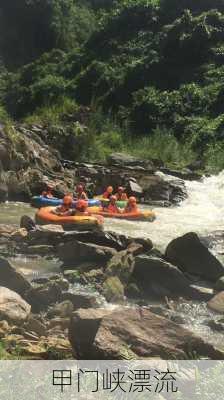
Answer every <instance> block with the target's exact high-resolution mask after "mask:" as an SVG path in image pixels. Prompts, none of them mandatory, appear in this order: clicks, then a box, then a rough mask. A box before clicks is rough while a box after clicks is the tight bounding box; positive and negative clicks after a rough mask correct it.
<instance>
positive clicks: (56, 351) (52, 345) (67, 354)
mask: <svg viewBox="0 0 224 400" xmlns="http://www.w3.org/2000/svg"><path fill="white" fill-rule="evenodd" d="M43 345H44V346H45V348H46V349H47V355H48V359H50V360H65V359H73V355H72V347H71V344H70V342H69V340H68V339H66V338H65V337H58V336H56V337H49V338H47V339H46V340H45V341H43Z"/></svg>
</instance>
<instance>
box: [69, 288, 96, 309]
mask: <svg viewBox="0 0 224 400" xmlns="http://www.w3.org/2000/svg"><path fill="white" fill-rule="evenodd" d="M62 300H63V301H70V302H71V303H72V304H73V306H74V309H75V310H78V309H79V308H95V307H97V305H98V303H97V299H96V297H95V296H92V295H89V294H74V293H69V292H67V293H63V294H62Z"/></svg>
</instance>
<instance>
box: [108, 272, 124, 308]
mask: <svg viewBox="0 0 224 400" xmlns="http://www.w3.org/2000/svg"><path fill="white" fill-rule="evenodd" d="M103 295H104V297H105V299H106V300H107V301H109V302H113V303H119V302H121V301H123V300H124V286H123V285H122V283H121V281H120V279H119V278H118V277H117V276H110V277H109V278H107V279H106V280H105V282H104V283H103Z"/></svg>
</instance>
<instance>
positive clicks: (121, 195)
mask: <svg viewBox="0 0 224 400" xmlns="http://www.w3.org/2000/svg"><path fill="white" fill-rule="evenodd" d="M115 196H116V199H117V200H118V201H127V200H128V196H127V195H126V193H125V189H124V188H123V187H122V186H119V188H118V189H117V193H116V195H115Z"/></svg>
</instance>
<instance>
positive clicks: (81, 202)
mask: <svg viewBox="0 0 224 400" xmlns="http://www.w3.org/2000/svg"><path fill="white" fill-rule="evenodd" d="M87 207H88V203H87V201H85V200H78V201H77V203H76V210H79V211H85V210H86V209H87Z"/></svg>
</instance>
